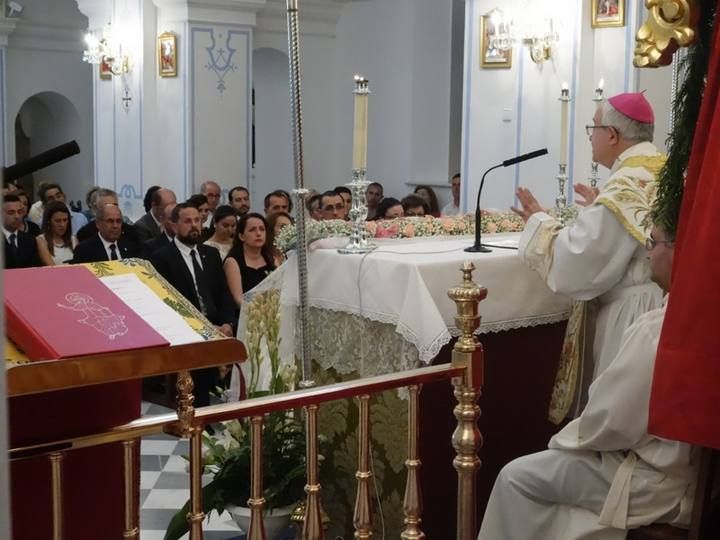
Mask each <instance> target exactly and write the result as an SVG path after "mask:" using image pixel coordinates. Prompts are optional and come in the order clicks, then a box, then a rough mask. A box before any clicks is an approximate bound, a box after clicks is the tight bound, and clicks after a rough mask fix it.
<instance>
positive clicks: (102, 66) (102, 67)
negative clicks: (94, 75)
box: [98, 58, 112, 81]
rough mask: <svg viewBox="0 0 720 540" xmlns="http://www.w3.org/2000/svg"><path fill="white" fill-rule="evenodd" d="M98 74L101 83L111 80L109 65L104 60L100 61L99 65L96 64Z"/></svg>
mask: <svg viewBox="0 0 720 540" xmlns="http://www.w3.org/2000/svg"><path fill="white" fill-rule="evenodd" d="M98 73H100V78H101V79H102V80H103V81H109V80H110V79H112V70H111V69H110V64H108V63H107V62H106V61H105V58H103V59H102V60H100V63H99V64H98Z"/></svg>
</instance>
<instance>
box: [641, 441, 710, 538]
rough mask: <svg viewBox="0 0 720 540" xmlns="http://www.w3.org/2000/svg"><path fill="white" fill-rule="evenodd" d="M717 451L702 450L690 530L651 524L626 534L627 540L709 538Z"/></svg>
mask: <svg viewBox="0 0 720 540" xmlns="http://www.w3.org/2000/svg"><path fill="white" fill-rule="evenodd" d="M717 465H718V451H717V450H712V449H709V448H703V450H702V453H701V455H700V468H699V470H698V481H697V486H696V488H695V503H694V507H693V513H692V518H691V521H690V529H689V530H685V529H680V528H678V527H672V526H671V525H667V524H653V525H647V526H645V527H640V528H638V529H633V530H631V531H630V532H628V535H627V540H703V539H708V538H710V527H711V524H712V523H711V509H712V494H713V487H714V485H715V476H716V474H717V472H718V466H717Z"/></svg>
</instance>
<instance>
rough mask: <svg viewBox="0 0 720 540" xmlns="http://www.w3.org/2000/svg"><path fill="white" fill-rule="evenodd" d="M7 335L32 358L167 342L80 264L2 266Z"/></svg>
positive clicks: (47, 358)
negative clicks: (39, 266) (5, 268)
mask: <svg viewBox="0 0 720 540" xmlns="http://www.w3.org/2000/svg"><path fill="white" fill-rule="evenodd" d="M4 281H5V286H4V289H5V318H6V323H7V335H8V337H9V338H10V339H11V340H12V341H13V342H14V343H15V344H16V345H17V346H18V347H19V348H20V349H22V350H23V352H25V354H26V355H27V356H28V358H30V359H31V360H53V359H56V358H69V357H73V356H85V355H89V354H101V353H108V352H115V351H125V350H131V349H144V348H147V347H160V346H168V345H169V343H168V342H167V341H166V340H165V338H163V337H162V336H161V335H160V334H158V333H157V332H156V331H155V330H154V329H153V328H152V327H151V326H150V325H148V324H147V323H146V322H145V321H144V320H143V319H142V318H140V316H139V315H138V314H137V313H135V312H134V311H133V310H132V309H130V308H129V307H128V306H127V304H125V303H124V302H123V301H122V300H121V299H120V298H119V297H118V296H117V295H116V294H115V293H114V292H113V291H111V290H110V289H109V288H108V287H107V286H106V285H105V284H104V283H103V282H102V281H100V280H99V279H98V278H97V277H96V276H95V274H93V273H92V272H91V271H90V270H88V269H87V268H85V267H84V266H55V267H52V268H22V269H16V270H5V272H4Z"/></svg>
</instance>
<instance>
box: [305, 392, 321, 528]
mask: <svg viewBox="0 0 720 540" xmlns="http://www.w3.org/2000/svg"><path fill="white" fill-rule="evenodd" d="M305 421H306V424H305V425H306V431H305V437H306V441H307V444H306V447H307V448H306V456H305V459H306V461H307V484H306V485H305V492H306V493H307V499H306V502H305V521H304V522H303V532H302V538H303V540H323V539H324V538H325V533H324V532H323V527H322V507H321V505H320V480H319V478H318V444H317V440H318V439H317V438H318V406H317V405H308V406H306V407H305Z"/></svg>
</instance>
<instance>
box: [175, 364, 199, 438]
mask: <svg viewBox="0 0 720 540" xmlns="http://www.w3.org/2000/svg"><path fill="white" fill-rule="evenodd" d="M175 387H176V389H177V416H178V420H179V421H180V426H179V427H180V433H178V435H179V436H181V437H188V436H189V435H190V429H191V428H192V426H193V421H194V420H195V407H193V403H194V402H195V396H193V393H192V391H193V389H194V388H195V383H193V380H192V375H190V372H189V371H187V370H183V371H181V372H180V373H178V375H177V383H176V386H175Z"/></svg>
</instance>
